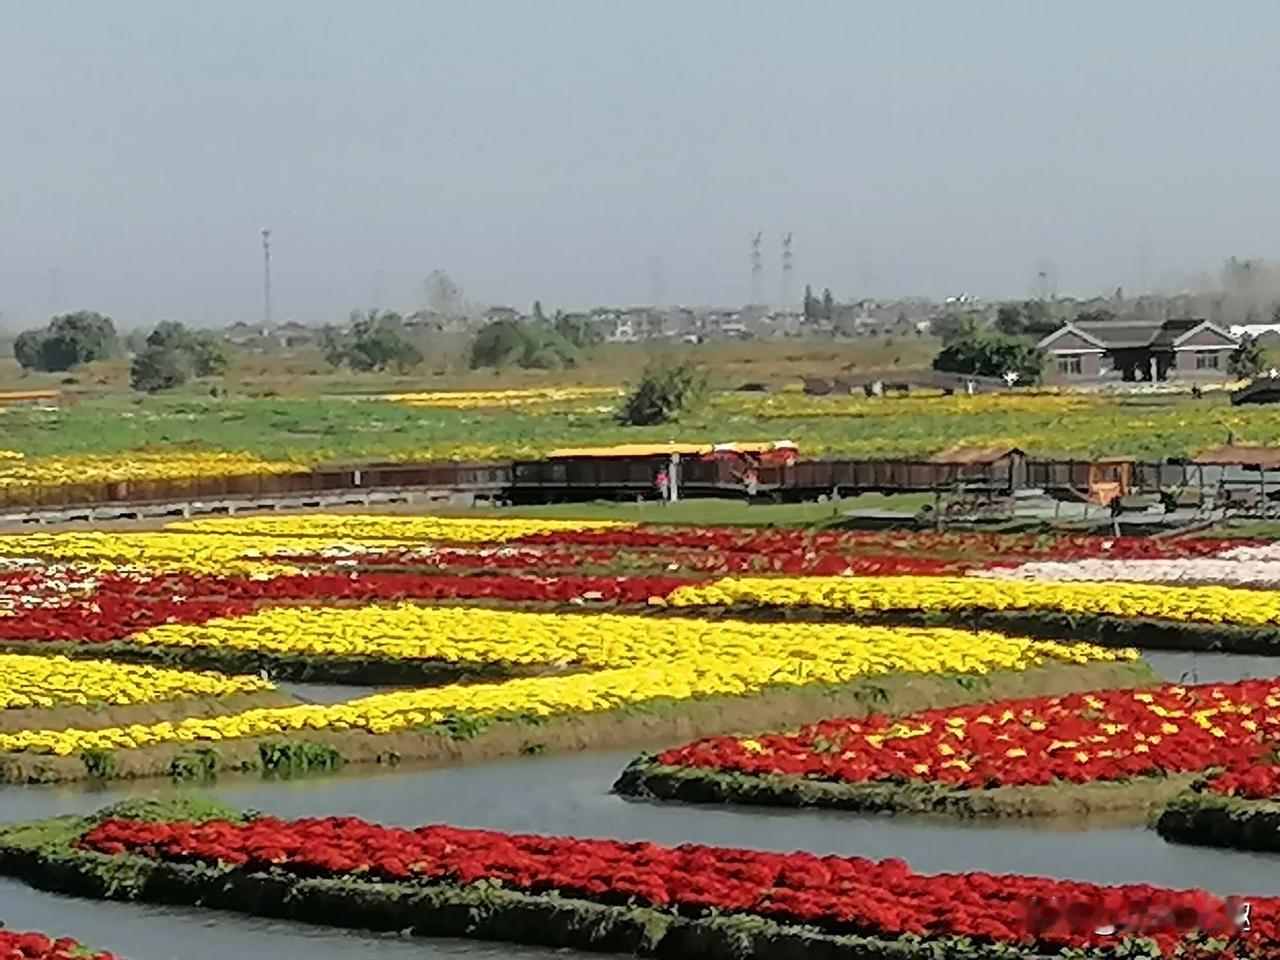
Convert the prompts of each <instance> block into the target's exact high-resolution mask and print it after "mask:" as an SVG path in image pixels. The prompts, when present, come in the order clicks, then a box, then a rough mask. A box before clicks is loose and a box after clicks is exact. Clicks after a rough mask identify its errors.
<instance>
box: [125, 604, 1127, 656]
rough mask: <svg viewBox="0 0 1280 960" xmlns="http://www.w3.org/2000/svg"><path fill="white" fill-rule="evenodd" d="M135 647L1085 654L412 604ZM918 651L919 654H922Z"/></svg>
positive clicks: (946, 635)
mask: <svg viewBox="0 0 1280 960" xmlns="http://www.w3.org/2000/svg"><path fill="white" fill-rule="evenodd" d="M133 642H134V643H139V644H143V645H152V646H189V647H214V648H218V649H227V648H231V649H236V650H252V651H260V652H269V653H276V654H310V655H317V656H370V657H378V658H390V659H413V660H443V661H448V662H454V663H495V662H503V663H513V664H547V665H552V664H557V665H569V664H573V665H578V666H583V667H595V668H613V667H630V666H635V665H637V664H642V663H651V664H657V665H660V664H662V663H665V662H668V661H675V660H679V659H682V658H688V657H691V656H694V655H696V656H698V657H701V658H704V659H706V660H708V661H714V662H717V663H719V664H721V665H722V668H723V669H726V670H729V669H732V664H733V663H734V662H737V661H740V660H744V659H750V658H753V657H761V658H766V659H777V660H781V661H789V660H791V659H795V660H797V661H801V662H806V663H820V662H824V661H832V662H839V663H851V662H856V663H857V664H858V667H857V671H858V672H866V671H867V670H872V669H873V668H874V667H875V665H876V664H877V663H881V662H884V663H894V664H897V665H898V666H897V668H898V669H910V670H915V671H918V672H925V673H933V672H939V671H949V670H955V669H961V670H965V671H969V670H972V671H973V672H978V673H982V672H985V670H986V669H987V668H989V666H990V665H991V664H993V663H999V664H1000V665H1001V666H1003V667H1009V668H1014V669H1017V668H1019V667H1020V666H1023V665H1024V664H1023V662H1022V661H1021V660H1020V659H1019V658H1020V657H1022V656H1023V655H1024V654H1025V653H1026V651H1028V650H1034V651H1037V652H1040V653H1042V652H1044V651H1047V650H1054V651H1056V652H1055V653H1054V654H1053V656H1054V657H1056V658H1057V659H1060V660H1067V659H1072V658H1073V656H1074V655H1073V654H1072V653H1071V652H1070V651H1074V650H1075V649H1076V648H1075V647H1063V648H1061V649H1059V648H1058V647H1057V646H1052V645H1050V646H1045V645H1043V644H1036V645H1033V646H1032V647H1028V646H1027V644H1028V643H1029V642H1030V641H1027V640H1024V639H1019V638H1010V637H1006V636H1004V635H1003V634H997V633H977V634H974V633H969V632H965V631H957V630H949V629H906V628H886V627H867V626H863V625H851V624H820V623H789V624H776V623H753V622H750V621H746V620H719V619H717V620H711V619H702V618H698V617H671V618H658V617H647V616H639V615H635V614H620V613H619V614H609V613H601V614H553V613H528V612H523V611H517V610H496V609H485V608H481V607H432V606H421V605H417V604H413V603H401V604H395V605H392V606H367V607H356V608H344V607H271V608H267V609H264V610H260V611H258V612H257V613H255V614H252V615H250V616H246V617H239V618H226V619H220V620H212V621H209V622H208V623H203V624H195V625H187V624H166V625H164V626H160V627H153V628H152V629H150V630H147V631H144V632H142V633H139V634H137V635H136V636H135V637H134V638H133ZM917 645H918V649H914V650H913V649H911V648H913V647H916V646H917ZM1084 650H1085V654H1084V656H1085V659H1088V660H1097V659H1112V658H1113V652H1111V651H1103V650H1102V649H1101V648H1098V649H1094V648H1084ZM1123 656H1126V657H1127V656H1129V654H1124V655H1123ZM904 664H906V666H904Z"/></svg>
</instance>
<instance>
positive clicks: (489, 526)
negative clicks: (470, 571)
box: [166, 513, 634, 543]
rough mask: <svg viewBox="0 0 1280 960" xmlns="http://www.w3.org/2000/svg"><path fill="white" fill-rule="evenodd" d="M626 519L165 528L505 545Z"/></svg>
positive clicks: (324, 517) (323, 518) (251, 522)
mask: <svg viewBox="0 0 1280 960" xmlns="http://www.w3.org/2000/svg"><path fill="white" fill-rule="evenodd" d="M633 526H634V524H632V523H629V522H626V521H622V520H548V519H532V518H530V519H524V518H518V517H511V518H501V519H490V518H484V517H418V516H397V515H387V514H356V513H307V514H279V515H276V514H267V515H257V516H240V517H202V518H200V519H197V520H179V521H176V522H174V523H171V524H169V525H168V526H167V527H166V529H168V530H175V531H178V532H183V533H205V534H211V533H230V534H234V535H236V536H241V537H288V538H298V537H323V538H327V539H334V540H344V541H345V540H379V541H402V542H404V541H407V542H417V543H422V542H434V543H502V542H505V541H508V540H518V539H520V538H522V537H530V536H555V535H557V534H564V533H570V532H574V531H579V530H627V529H630V528H631V527H633Z"/></svg>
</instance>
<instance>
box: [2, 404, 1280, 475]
mask: <svg viewBox="0 0 1280 960" xmlns="http://www.w3.org/2000/svg"><path fill="white" fill-rule="evenodd" d="M788 399H789V398H788ZM797 399H799V400H803V401H804V402H805V403H806V404H808V406H807V407H805V408H804V409H811V408H812V407H813V405H814V402H813V401H810V400H807V399H806V398H803V397H799V398H797ZM821 399H822V398H820V401H821ZM830 399H831V401H832V412H833V413H835V414H837V415H828V416H807V415H801V416H794V417H793V416H776V415H774V416H764V415H762V414H761V412H760V410H759V409H755V407H758V405H759V404H760V403H761V402H763V401H762V400H761V399H760V398H759V397H756V396H752V395H732V394H722V395H720V396H719V397H717V398H715V399H714V400H713V401H712V402H711V403H710V404H708V406H707V407H706V408H704V409H702V410H700V411H696V412H694V413H693V414H691V415H689V416H687V417H685V418H684V419H683V420H682V421H681V422H680V423H677V424H669V425H664V426H658V427H648V428H637V427H622V426H619V425H618V424H616V423H615V422H613V419H612V416H611V413H610V408H611V405H612V403H613V401H611V400H606V401H604V402H595V403H594V404H591V405H583V404H578V405H577V406H576V408H571V409H568V410H564V411H551V412H541V413H533V412H529V411H522V410H518V409H506V410H448V409H428V408H417V407H410V406H406V405H401V404H397V403H391V402H387V401H382V400H377V399H364V400H357V399H352V398H349V397H345V398H344V397H323V396H315V397H296V398H283V397H277V398H252V397H210V396H192V395H187V396H163V395H161V396H154V397H147V396H136V395H128V394H125V395H117V394H108V395H103V396H97V397H94V396H86V397H83V398H81V399H80V400H79V402H78V403H77V404H76V405H75V406H74V407H70V408H63V409H56V410H54V409H40V408H32V407H9V408H5V409H3V410H2V411H0V448H4V449H10V450H17V451H21V452H23V453H25V454H27V456H28V457H43V456H58V455H67V454H82V453H121V452H126V451H137V450H174V449H208V450H228V451H246V452H249V453H253V454H256V455H258V456H261V457H265V458H270V459H282V458H295V459H298V460H301V461H305V462H309V463H318V462H342V461H352V460H369V459H375V460H376V459H381V458H391V459H400V460H404V459H434V458H449V457H454V456H458V457H461V458H471V457H485V456H494V457H510V456H538V455H541V454H543V453H545V452H546V451H547V450H549V449H552V448H554V447H558V446H580V445H582V446H585V445H594V444H601V443H616V442H637V441H645V442H649V441H669V440H681V441H694V442H723V441H731V440H769V439H780V438H786V439H790V440H792V441H794V442H796V443H797V444H799V446H800V449H801V452H802V454H805V453H807V454H811V455H847V456H862V457H892V456H919V455H925V454H930V453H934V452H937V451H939V450H943V449H945V448H947V447H950V446H953V445H956V444H961V443H964V444H978V445H1004V444H1008V445H1016V446H1019V447H1021V448H1022V449H1024V450H1027V451H1028V452H1031V453H1036V454H1043V455H1063V454H1071V455H1078V456H1082V457H1086V456H1098V455H1118V456H1133V457H1140V458H1163V457H1169V456H1185V455H1188V454H1192V453H1195V452H1196V451H1199V450H1202V449H1204V448H1206V447H1209V446H1213V445H1215V444H1219V443H1223V442H1224V441H1226V439H1227V437H1228V434H1234V436H1235V437H1236V439H1237V440H1238V441H1240V442H1250V443H1264V444H1275V443H1280V410H1278V409H1273V408H1266V407H1253V408H1233V407H1231V406H1230V405H1229V404H1228V403H1227V402H1226V401H1225V399H1223V398H1221V397H1218V398H1208V397H1206V398H1204V399H1200V400H1195V399H1191V398H1188V397H1185V396H1181V397H1161V398H1150V397H1148V398H1126V399H1121V398H1114V397H1098V398H1089V399H1088V400H1087V401H1084V405H1083V406H1080V407H1079V408H1078V409H1066V408H1064V407H1063V406H1062V404H1061V403H1060V402H1059V401H1060V400H1061V399H1062V398H1053V397H1043V398H1036V397H1019V398H1014V400H1011V401H1010V402H1009V403H1008V404H1007V409H1006V405H1005V404H1004V402H1003V401H1002V400H1000V398H979V399H980V400H982V401H984V406H983V408H982V409H978V410H974V409H972V408H971V407H970V406H969V405H967V404H966V403H965V402H964V400H965V398H937V399H936V400H928V401H925V400H919V399H908V400H902V399H897V398H879V399H876V400H869V401H868V400H863V399H861V398H858V399H857V400H849V399H848V398H830ZM1041 401H1043V409H1041ZM840 404H845V407H840V406H839V405H840Z"/></svg>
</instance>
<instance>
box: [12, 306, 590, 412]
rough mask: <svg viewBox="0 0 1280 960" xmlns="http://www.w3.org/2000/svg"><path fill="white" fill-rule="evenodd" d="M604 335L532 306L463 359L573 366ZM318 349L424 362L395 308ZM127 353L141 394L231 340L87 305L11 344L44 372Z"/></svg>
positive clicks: (26, 363)
mask: <svg viewBox="0 0 1280 960" xmlns="http://www.w3.org/2000/svg"><path fill="white" fill-rule="evenodd" d="M603 340H604V336H603V333H602V332H601V330H600V329H599V327H598V325H596V324H595V323H592V322H591V321H589V320H586V319H583V318H577V317H570V316H566V315H564V314H557V315H556V316H555V317H554V318H552V319H547V318H546V317H545V316H543V314H542V305H541V304H540V303H535V304H534V319H533V321H531V322H518V321H515V320H495V321H493V322H491V323H488V324H486V325H485V326H483V327H481V328H480V329H479V330H478V331H476V333H475V335H474V336H473V338H472V340H471V344H470V349H469V351H468V358H467V359H468V363H469V365H470V366H471V367H472V368H473V369H478V368H481V367H494V368H499V367H508V366H517V367H524V368H529V369H559V368H562V367H573V366H575V365H577V363H578V362H579V361H580V359H581V357H582V354H583V351H585V350H588V349H590V348H591V347H594V346H596V345H598V344H600V343H602V342H603ZM319 346H320V351H321V354H322V356H323V357H324V359H325V362H326V363H328V364H329V365H330V366H331V367H333V368H334V369H337V368H340V367H347V368H349V369H351V370H354V371H358V372H385V371H394V372H395V373H398V374H405V373H409V372H410V371H412V370H414V369H415V368H417V367H418V366H420V365H421V364H422V362H423V361H424V360H425V354H424V352H423V348H422V341H421V338H420V337H418V336H416V335H415V334H414V332H413V331H411V330H410V329H409V328H408V327H407V326H406V324H405V321H404V318H403V317H402V316H401V315H400V314H399V313H396V312H395V311H393V310H377V309H371V310H355V311H352V313H351V315H350V316H349V318H348V322H347V324H346V326H345V327H337V326H327V327H324V328H322V329H321V331H320V335H319ZM126 353H128V354H130V355H131V359H130V364H129V382H130V385H131V386H132V387H133V389H135V390H139V391H143V392H147V393H155V392H157V391H160V390H169V389H173V388H175V387H180V386H182V385H183V384H184V383H186V382H187V381H189V380H190V379H191V378H193V377H214V376H220V375H222V374H223V373H225V372H226V370H227V368H228V366H229V364H230V360H231V348H230V345H229V344H228V343H227V342H226V341H225V340H224V339H223V338H222V337H221V336H219V335H218V334H216V333H213V332H210V331H202V330H192V329H190V328H188V327H186V326H185V325H184V324H182V323H179V322H176V321H172V320H164V321H161V322H160V323H159V324H157V325H156V327H155V329H154V330H152V331H151V332H150V333H148V334H146V335H145V336H143V335H141V334H131V335H130V336H129V337H127V338H123V339H122V338H121V336H120V335H119V333H118V332H117V330H116V326H115V323H114V321H113V320H112V319H111V318H110V317H108V316H106V315H104V314H101V313H98V312H96V311H93V310H81V311H77V312H75V313H66V314H60V315H58V316H56V317H54V318H52V319H51V320H50V321H49V322H48V323H47V324H46V325H45V326H43V327H40V328H38V329H34V330H26V331H24V332H22V333H20V334H19V335H18V336H17V338H16V339H15V340H14V342H13V356H14V359H16V360H17V361H18V364H19V365H20V366H21V367H22V368H23V369H24V370H35V371H42V372H46V373H63V372H65V371H68V370H70V369H71V368H72V367H76V366H79V365H81V364H86V363H93V362H95V361H100V360H113V359H117V358H119V357H121V356H124V355H125V354H126Z"/></svg>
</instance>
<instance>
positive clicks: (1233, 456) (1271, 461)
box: [1191, 443, 1280, 470]
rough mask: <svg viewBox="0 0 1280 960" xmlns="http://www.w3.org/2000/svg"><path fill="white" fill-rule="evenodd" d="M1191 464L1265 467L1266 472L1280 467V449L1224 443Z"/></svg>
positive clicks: (1192, 460)
mask: <svg viewBox="0 0 1280 960" xmlns="http://www.w3.org/2000/svg"><path fill="white" fill-rule="evenodd" d="M1191 462H1192V463H1205V464H1218V465H1223V466H1248V467H1266V468H1267V469H1268V470H1271V469H1275V468H1278V467H1280V447H1249V446H1241V445H1239V444H1230V443H1224V444H1223V445H1222V446H1220V447H1214V448H1212V449H1211V450H1205V451H1204V452H1202V453H1199V454H1197V455H1196V456H1194V457H1192V459H1191Z"/></svg>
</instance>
